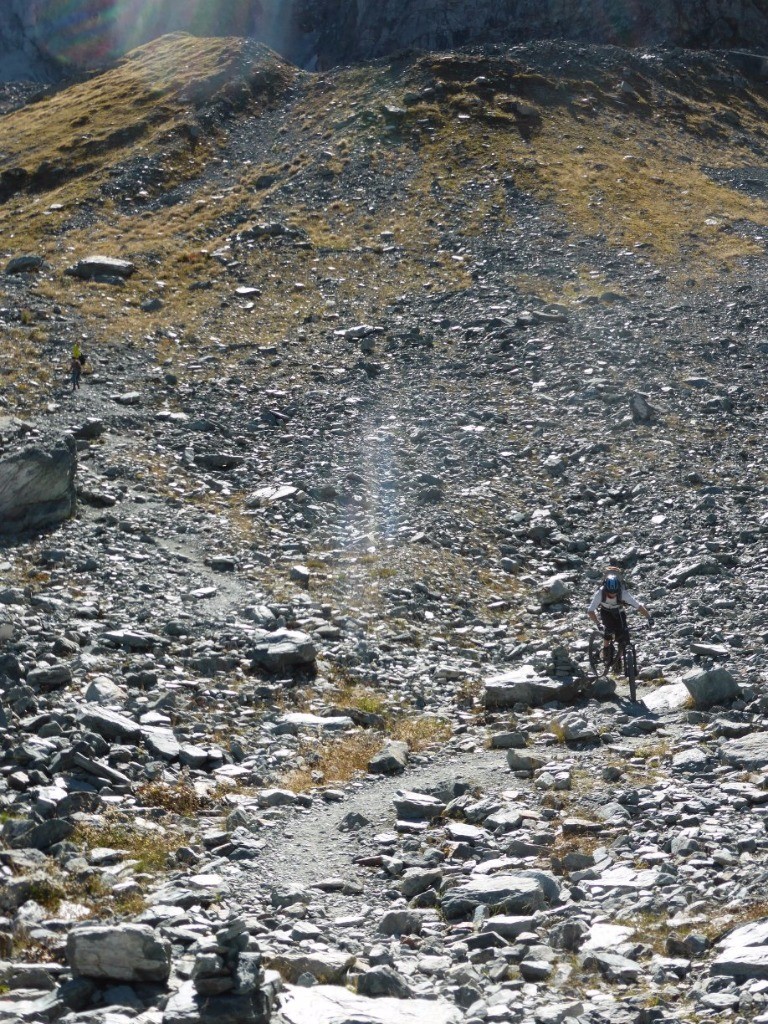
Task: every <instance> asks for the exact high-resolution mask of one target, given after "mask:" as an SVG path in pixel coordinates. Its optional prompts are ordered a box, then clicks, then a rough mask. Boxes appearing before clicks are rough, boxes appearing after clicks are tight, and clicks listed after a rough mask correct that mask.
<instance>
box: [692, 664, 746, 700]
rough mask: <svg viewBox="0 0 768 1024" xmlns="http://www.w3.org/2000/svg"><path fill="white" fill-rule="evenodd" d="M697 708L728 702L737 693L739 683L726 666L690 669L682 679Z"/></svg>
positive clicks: (738, 692) (737, 694)
mask: <svg viewBox="0 0 768 1024" xmlns="http://www.w3.org/2000/svg"><path fill="white" fill-rule="evenodd" d="M682 681H683V683H684V685H685V687H686V689H687V690H688V692H689V693H690V695H691V696H692V697H693V702H694V704H695V705H696V707H697V708H710V707H712V705H713V704H729V703H730V702H731V701H732V700H735V699H736V698H737V697H738V696H739V694H740V692H741V691H740V690H739V684H738V683H737V682H736V680H735V679H734V677H733V676H732V675H731V673H730V672H729V671H728V669H727V668H721V667H718V668H711V669H706V670H703V671H702V670H701V669H692V670H691V671H690V672H686V673H685V675H684V676H683V679H682Z"/></svg>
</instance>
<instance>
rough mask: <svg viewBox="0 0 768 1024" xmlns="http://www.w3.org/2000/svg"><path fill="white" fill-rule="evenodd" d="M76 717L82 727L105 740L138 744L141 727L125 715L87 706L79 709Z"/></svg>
mask: <svg viewBox="0 0 768 1024" xmlns="http://www.w3.org/2000/svg"><path fill="white" fill-rule="evenodd" d="M77 717H78V719H79V721H80V722H82V724H83V725H85V726H87V727H88V728H89V729H92V730H93V731H94V732H96V733H98V734H99V736H103V737H104V739H105V740H110V741H114V740H123V741H125V742H127V743H138V741H139V740H140V739H141V727H140V726H139V725H138V723H137V722H134V720H133V719H132V718H128V717H127V715H121V714H120V713H119V711H110V710H108V709H107V708H102V707H98V706H94V705H93V704H89V705H87V706H86V707H84V708H81V709H80V710H79V711H78V713H77Z"/></svg>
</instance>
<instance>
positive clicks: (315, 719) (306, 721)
mask: <svg viewBox="0 0 768 1024" xmlns="http://www.w3.org/2000/svg"><path fill="white" fill-rule="evenodd" d="M280 722H281V723H285V724H286V725H289V726H291V727H292V728H291V732H293V731H294V730H295V731H296V732H301V731H302V730H303V729H310V730H315V729H319V730H320V731H321V732H344V730H345V729H351V728H353V726H354V724H355V723H354V722H353V721H352V719H351V718H350V717H349V716H348V715H332V716H328V717H326V718H323V717H322V715H313V714H310V713H309V712H308V711H291V712H289V713H288V714H287V715H283V717H282V718H281V719H280ZM278 724H280V723H278Z"/></svg>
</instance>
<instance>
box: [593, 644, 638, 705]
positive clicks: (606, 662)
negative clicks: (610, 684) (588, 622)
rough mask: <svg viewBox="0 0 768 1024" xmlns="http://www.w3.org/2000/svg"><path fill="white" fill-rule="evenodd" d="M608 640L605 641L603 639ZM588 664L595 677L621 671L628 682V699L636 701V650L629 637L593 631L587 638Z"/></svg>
mask: <svg viewBox="0 0 768 1024" xmlns="http://www.w3.org/2000/svg"><path fill="white" fill-rule="evenodd" d="M606 640H607V641H608V642H607V643H605V642H604V641H606ZM589 665H590V668H591V669H592V673H593V675H594V676H595V678H598V677H599V676H601V675H603V676H607V675H608V674H609V673H610V672H611V671H613V672H621V673H622V675H625V676H626V677H627V682H628V683H629V699H630V700H631V701H632V703H633V704H634V703H636V701H637V651H636V650H635V645H634V644H633V643H632V640H631V639H627V640H624V641H618V640H616V638H615V636H614V635H613V633H608V634H603V633H593V634H592V636H591V637H590V638H589Z"/></svg>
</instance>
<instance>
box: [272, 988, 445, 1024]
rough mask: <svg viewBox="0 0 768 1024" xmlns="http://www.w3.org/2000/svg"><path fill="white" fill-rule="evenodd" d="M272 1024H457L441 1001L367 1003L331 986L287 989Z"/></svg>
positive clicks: (386, 998)
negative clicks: (309, 1023)
mask: <svg viewBox="0 0 768 1024" xmlns="http://www.w3.org/2000/svg"><path fill="white" fill-rule="evenodd" d="M284 999H285V1001H284V1003H283V1006H282V1008H281V1009H280V1012H279V1013H278V1014H277V1016H276V1017H273V1018H272V1019H273V1021H274V1022H275V1024H308V1022H310V1021H311V1024H459V1022H460V1021H461V1020H462V1019H463V1016H462V1011H461V1010H459V1009H457V1007H455V1006H452V1005H451V1004H450V1003H447V1002H445V1000H443V999H393V998H391V997H388V996H385V997H383V998H381V999H368V998H366V997H365V996H358V995H355V994H354V993H353V992H348V991H347V990H346V989H343V988H338V987H335V986H331V985H317V986H315V987H313V988H296V989H293V988H292V989H289V990H288V992H287V993H286V995H285V997H284Z"/></svg>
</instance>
